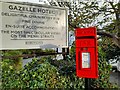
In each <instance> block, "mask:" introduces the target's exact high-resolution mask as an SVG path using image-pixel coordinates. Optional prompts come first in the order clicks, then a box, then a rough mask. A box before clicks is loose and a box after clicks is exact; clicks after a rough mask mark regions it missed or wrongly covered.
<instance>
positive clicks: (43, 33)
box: [0, 2, 68, 49]
mask: <svg viewBox="0 0 120 90" xmlns="http://www.w3.org/2000/svg"><path fill="white" fill-rule="evenodd" d="M0 8H1V9H0V23H1V25H0V38H1V39H0V40H1V41H0V43H1V44H0V49H32V48H58V47H68V29H67V27H68V26H67V9H65V8H57V7H49V6H42V5H39V4H38V5H37V4H27V5H25V4H17V3H16V4H15V3H7V2H0Z"/></svg>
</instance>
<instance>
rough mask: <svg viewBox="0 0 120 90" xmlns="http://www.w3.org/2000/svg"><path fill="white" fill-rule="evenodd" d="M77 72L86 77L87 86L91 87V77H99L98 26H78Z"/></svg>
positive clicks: (76, 35) (76, 34) (76, 33)
mask: <svg viewBox="0 0 120 90" xmlns="http://www.w3.org/2000/svg"><path fill="white" fill-rule="evenodd" d="M75 37H76V41H75V42H76V74H77V76H78V77H83V78H85V87H86V88H90V80H89V79H90V78H98V51H97V37H96V28H95V27H90V28H77V29H76V31H75Z"/></svg>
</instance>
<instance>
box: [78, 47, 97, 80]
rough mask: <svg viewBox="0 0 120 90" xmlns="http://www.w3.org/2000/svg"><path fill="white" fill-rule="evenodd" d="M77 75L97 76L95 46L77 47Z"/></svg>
mask: <svg viewBox="0 0 120 90" xmlns="http://www.w3.org/2000/svg"><path fill="white" fill-rule="evenodd" d="M77 52H78V61H77V63H76V64H78V65H77V69H78V70H77V72H78V73H77V75H78V76H81V77H96V78H97V72H95V71H97V68H96V67H97V66H96V65H97V60H96V55H95V53H96V50H95V48H86V47H85V48H78V51H77Z"/></svg>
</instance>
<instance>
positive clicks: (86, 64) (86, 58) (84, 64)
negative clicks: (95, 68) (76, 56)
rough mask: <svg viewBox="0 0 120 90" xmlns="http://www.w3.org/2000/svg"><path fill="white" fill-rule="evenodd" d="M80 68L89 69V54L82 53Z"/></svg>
mask: <svg viewBox="0 0 120 90" xmlns="http://www.w3.org/2000/svg"><path fill="white" fill-rule="evenodd" d="M82 68H90V53H88V52H84V53H82Z"/></svg>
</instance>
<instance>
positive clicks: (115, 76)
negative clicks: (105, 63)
mask: <svg viewBox="0 0 120 90" xmlns="http://www.w3.org/2000/svg"><path fill="white" fill-rule="evenodd" d="M110 82H111V83H113V84H117V85H118V86H119V87H120V72H111V74H110Z"/></svg>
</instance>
